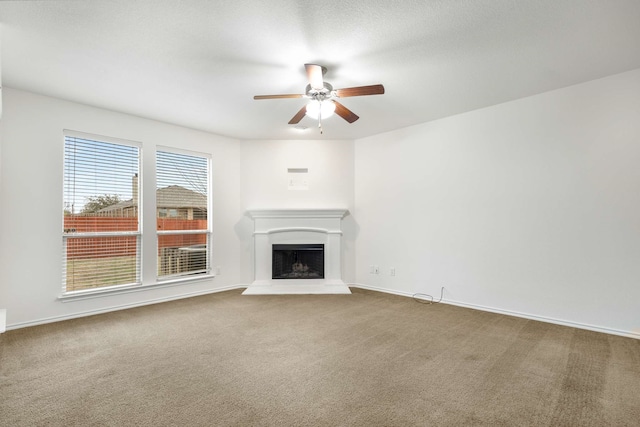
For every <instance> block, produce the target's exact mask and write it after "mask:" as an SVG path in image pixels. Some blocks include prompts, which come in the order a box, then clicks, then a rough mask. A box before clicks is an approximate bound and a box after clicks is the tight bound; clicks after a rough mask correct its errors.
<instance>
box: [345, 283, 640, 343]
mask: <svg viewBox="0 0 640 427" xmlns="http://www.w3.org/2000/svg"><path fill="white" fill-rule="evenodd" d="M347 285H348V286H353V287H356V288H361V289H367V290H370V291H377V292H384V293H387V294H393V295H399V296H403V297H410V298H413V295H415V293H410V292H404V291H396V290H392V289H386V288H379V287H376V286H369V285H365V284H362V283H348V284H347ZM434 297H435V296H434ZM442 303H443V304H448V305H455V306H458V307H464V308H471V309H474V310H480V311H487V312H490V313H497V314H504V315H507V316H513V317H520V318H523V319H529V320H537V321H539V322H545V323H553V324H555V325H561V326H569V327H571V328H577V329H585V330H588V331H594V332H601V333H604V334H610V335H619V336H623V337H628V338H635V339H640V333H639V332H633V331H622V330H619V329H612V328H606V327H602V326H595V325H589V324H586V323H579V322H572V321H569V320H562V319H556V318H553V317H545V316H537V315H535V314H529V313H522V312H519V311H511V310H504V309H500V308H494V307H487V306H483V305H477V304H469V303H465V302H460V301H453V300H448V299H443V300H442Z"/></svg>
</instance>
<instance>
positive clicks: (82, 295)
mask: <svg viewBox="0 0 640 427" xmlns="http://www.w3.org/2000/svg"><path fill="white" fill-rule="evenodd" d="M215 277H216V276H215V275H214V274H206V275H204V274H203V275H198V276H189V277H184V276H182V277H179V278H176V277H175V276H173V277H172V278H170V279H166V280H162V279H157V280H158V281H157V282H156V283H150V284H139V283H134V284H129V285H116V286H108V287H105V288H89V289H86V290H80V291H71V292H64V293H62V294H60V295H59V296H58V300H59V301H61V302H71V301H82V300H85V299H93V298H101V297H106V296H111V295H119V294H128V293H131V292H140V291H146V290H149V289H155V288H164V287H167V286H175V285H180V284H183V283H185V282H201V281H203V280H208V279H213V278H215Z"/></svg>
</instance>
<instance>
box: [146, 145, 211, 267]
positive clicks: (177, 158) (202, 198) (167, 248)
mask: <svg viewBox="0 0 640 427" xmlns="http://www.w3.org/2000/svg"><path fill="white" fill-rule="evenodd" d="M156 177H157V187H156V221H157V230H158V231H159V232H160V233H159V235H158V277H160V278H161V277H166V276H170V275H171V276H174V275H187V274H196V273H206V272H207V271H208V270H209V264H208V261H207V260H208V259H209V248H210V245H209V242H208V240H209V231H210V230H209V220H208V216H207V206H208V197H209V195H208V192H209V185H208V182H209V160H208V158H207V157H205V156H197V155H187V154H182V153H175V152H169V151H158V152H157V155H156ZM194 230H201V231H202V233H193V231H194ZM180 231H191V233H184V234H181V233H180ZM162 233H164V234H162Z"/></svg>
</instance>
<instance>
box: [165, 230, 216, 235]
mask: <svg viewBox="0 0 640 427" xmlns="http://www.w3.org/2000/svg"><path fill="white" fill-rule="evenodd" d="M156 233H158V235H159V236H166V235H180V234H211V232H210V231H209V230H156Z"/></svg>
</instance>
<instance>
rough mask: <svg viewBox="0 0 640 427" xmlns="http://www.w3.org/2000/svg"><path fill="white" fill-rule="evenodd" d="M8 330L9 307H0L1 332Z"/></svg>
mask: <svg viewBox="0 0 640 427" xmlns="http://www.w3.org/2000/svg"><path fill="white" fill-rule="evenodd" d="M6 330H7V309H5V308H0V334H1V333H3V332H4V331H6Z"/></svg>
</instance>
